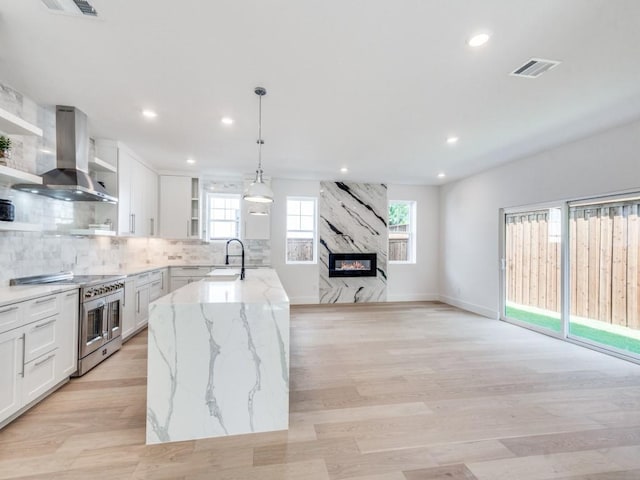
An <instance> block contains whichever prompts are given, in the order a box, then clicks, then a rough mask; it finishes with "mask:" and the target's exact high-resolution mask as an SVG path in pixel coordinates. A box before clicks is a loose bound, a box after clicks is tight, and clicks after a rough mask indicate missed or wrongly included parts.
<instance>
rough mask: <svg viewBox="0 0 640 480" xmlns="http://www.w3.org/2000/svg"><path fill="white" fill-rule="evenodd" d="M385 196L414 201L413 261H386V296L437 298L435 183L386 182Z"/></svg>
mask: <svg viewBox="0 0 640 480" xmlns="http://www.w3.org/2000/svg"><path fill="white" fill-rule="evenodd" d="M387 198H388V199H389V201H391V200H411V201H415V202H416V227H417V230H416V263H415V264H399V263H389V264H388V267H387V272H388V277H389V278H388V282H387V300H388V301H390V302H407V301H420V300H437V299H438V241H439V238H438V229H439V227H438V213H439V208H438V203H439V197H438V187H433V186H410V185H389V186H388V190H387Z"/></svg>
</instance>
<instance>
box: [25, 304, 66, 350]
mask: <svg viewBox="0 0 640 480" xmlns="http://www.w3.org/2000/svg"><path fill="white" fill-rule="evenodd" d="M59 322H60V316H59V315H55V316H53V317H49V318H44V319H42V320H39V321H37V322H33V323H31V324H29V325H27V326H26V327H25V340H24V347H25V351H24V361H25V362H30V361H31V360H35V359H36V358H38V357H40V356H42V355H44V354H45V353H49V352H50V351H51V350H53V349H55V347H56V340H57V334H58V327H59Z"/></svg>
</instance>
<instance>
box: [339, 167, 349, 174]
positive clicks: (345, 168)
mask: <svg viewBox="0 0 640 480" xmlns="http://www.w3.org/2000/svg"><path fill="white" fill-rule="evenodd" d="M348 171H349V169H348V168H347V167H342V168H341V169H340V172H341V173H347V172H348Z"/></svg>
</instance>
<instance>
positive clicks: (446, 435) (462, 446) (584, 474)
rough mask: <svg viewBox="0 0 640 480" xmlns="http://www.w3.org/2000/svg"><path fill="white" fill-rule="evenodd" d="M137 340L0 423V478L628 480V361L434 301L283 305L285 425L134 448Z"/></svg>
mask: <svg viewBox="0 0 640 480" xmlns="http://www.w3.org/2000/svg"><path fill="white" fill-rule="evenodd" d="M146 340H147V338H146V333H145V332H143V333H142V334H140V335H138V336H137V337H136V338H134V339H132V340H131V341H129V342H128V343H127V344H125V345H124V348H123V349H122V351H121V352H119V353H118V354H117V355H115V356H114V357H112V358H110V359H108V360H107V361H106V362H104V363H103V364H101V365H100V366H99V367H97V368H96V369H94V370H93V371H91V372H90V373H89V374H88V375H86V376H84V377H82V378H80V379H76V380H73V381H71V382H70V383H69V384H68V385H66V386H65V387H63V388H62V389H61V390H59V391H58V392H56V393H54V394H53V395H52V396H51V397H49V398H48V399H46V400H45V401H43V402H42V403H41V404H39V405H38V406H36V407H35V408H34V409H32V410H31V411H29V412H28V413H27V414H25V415H23V416H22V417H21V418H19V419H18V420H16V421H15V422H13V423H12V424H10V425H9V426H7V427H6V428H5V429H3V430H1V431H0V479H10V478H21V479H83V480H84V479H90V480H101V479H185V480H186V479H189V480H195V479H216V480H218V479H220V480H230V479H238V480H240V479H243V480H244V479H250V480H251V479H255V480H258V479H259V480H270V479H292V480H298V479H300V480H302V479H304V480H327V479H331V480H339V479H351V480H356V479H358V480H363V479H371V480H426V479H442V480H444V479H448V480H456V479H466V480H469V479H479V480H528V479H536V480H537V479H551V478H553V479H564V480H578V479H582V480H587V479H589V480H605V479H606V480H622V479H625V480H631V479H633V480H637V479H640V366H638V365H634V364H631V363H627V362H625V361H622V360H618V359H615V358H612V357H609V356H605V355H602V354H599V353H596V352H593V351H589V350H586V349H583V348H580V347H577V346H574V345H571V344H568V343H564V342H560V341H557V340H554V339H551V338H548V337H545V336H543V335H539V334H536V333H533V332H529V331H527V330H524V329H521V328H519V327H516V326H512V325H509V324H505V323H502V322H498V321H495V320H488V319H485V318H481V317H477V316H474V315H471V314H468V313H465V312H462V311H460V310H456V309H454V308H452V307H448V306H446V305H443V304H439V303H409V304H379V305H369V306H363V305H354V306H351V305H348V306H313V307H292V309H291V345H292V349H291V415H290V424H291V425H290V430H289V431H288V432H275V433H268V434H256V435H243V436H235V437H228V438H221V439H208V440H198V441H190V442H181V443H173V444H166V445H156V446H149V447H147V446H145V445H144V438H145V434H144V424H145V422H144V416H145V401H146V400H145V375H146Z"/></svg>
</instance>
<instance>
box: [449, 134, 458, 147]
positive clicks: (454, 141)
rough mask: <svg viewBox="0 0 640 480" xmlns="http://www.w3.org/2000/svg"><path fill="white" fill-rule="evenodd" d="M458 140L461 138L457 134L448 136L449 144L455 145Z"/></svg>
mask: <svg viewBox="0 0 640 480" xmlns="http://www.w3.org/2000/svg"><path fill="white" fill-rule="evenodd" d="M458 140H460V139H459V138H458V137H456V136H453V135H452V136H450V137H447V143H448V144H449V145H453V144H455V143H458Z"/></svg>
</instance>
